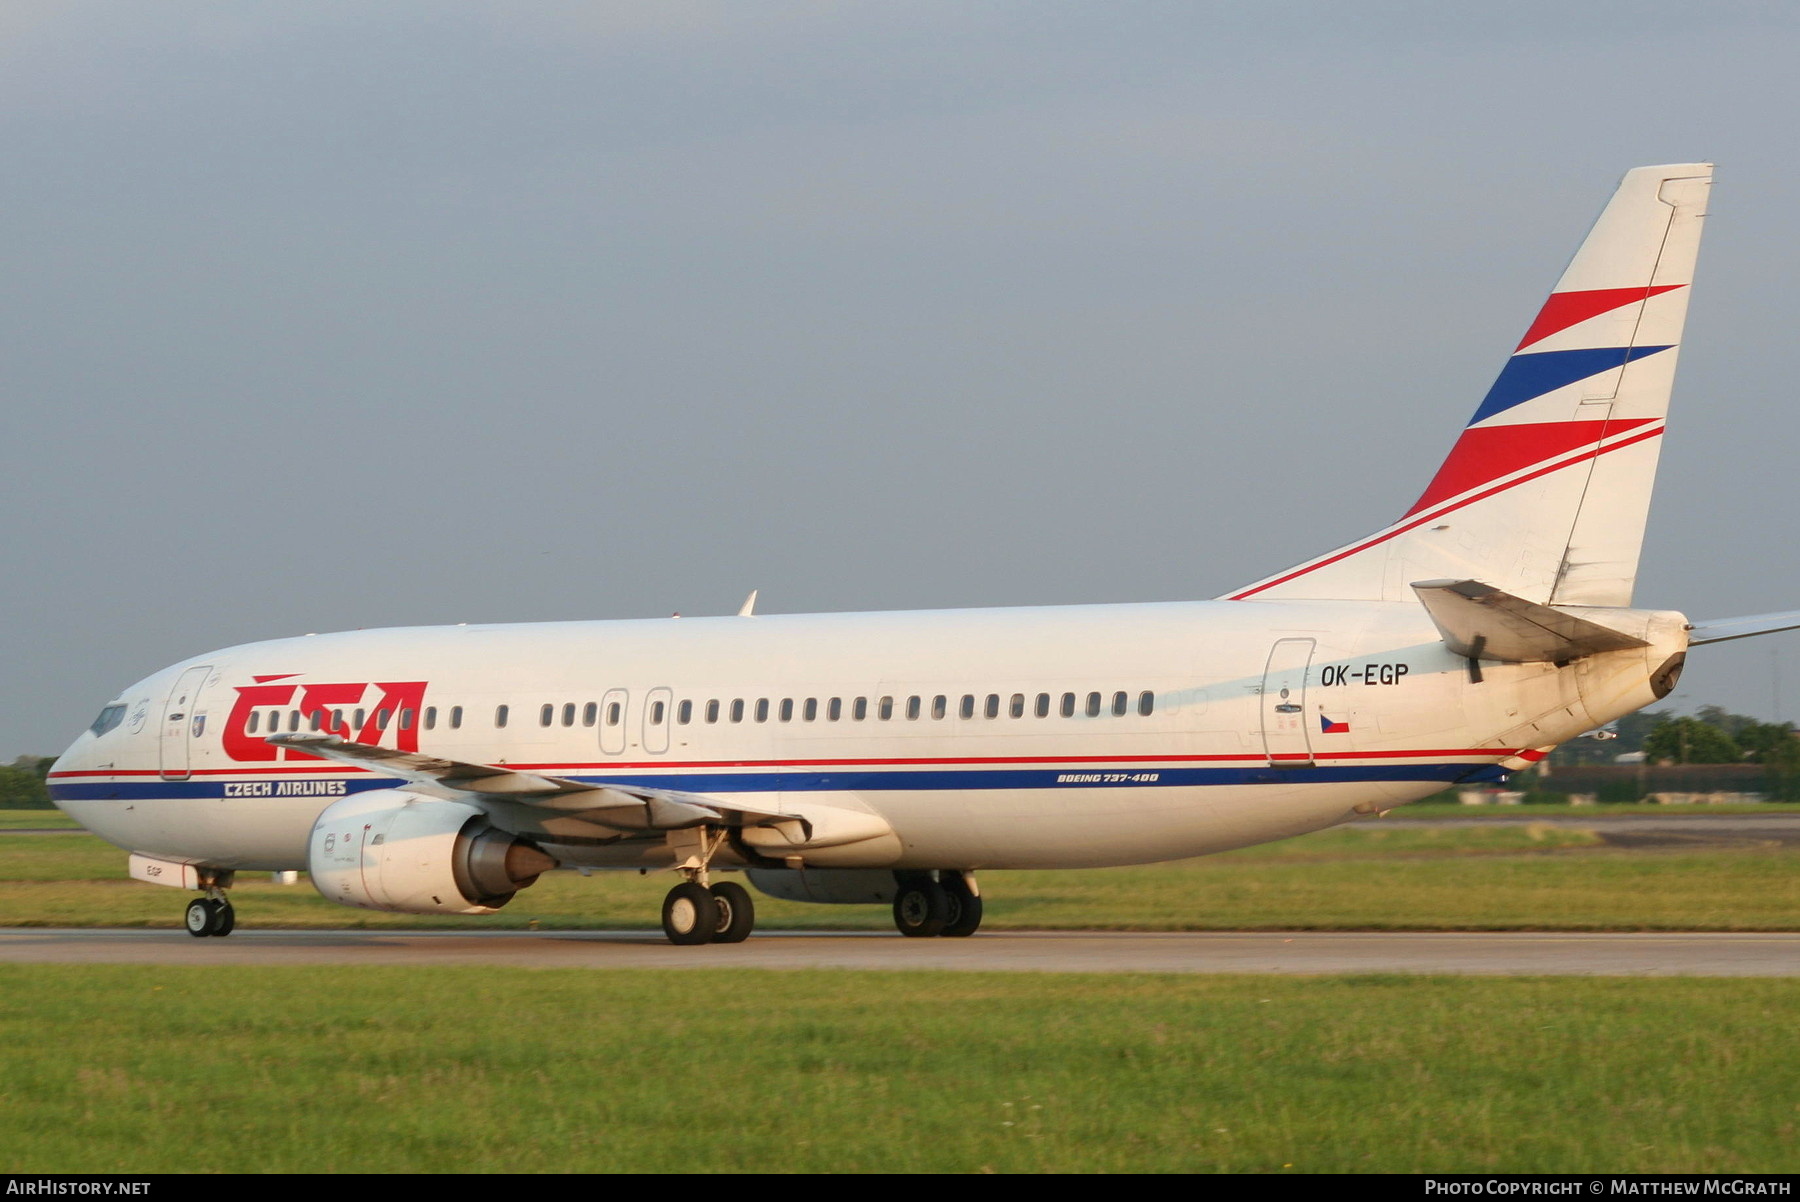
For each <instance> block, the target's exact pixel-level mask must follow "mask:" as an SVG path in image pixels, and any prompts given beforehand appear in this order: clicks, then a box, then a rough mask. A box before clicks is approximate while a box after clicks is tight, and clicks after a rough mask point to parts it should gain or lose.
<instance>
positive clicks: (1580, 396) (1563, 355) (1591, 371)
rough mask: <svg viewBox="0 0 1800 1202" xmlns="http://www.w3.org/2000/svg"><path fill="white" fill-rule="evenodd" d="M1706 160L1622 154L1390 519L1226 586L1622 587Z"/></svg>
mask: <svg viewBox="0 0 1800 1202" xmlns="http://www.w3.org/2000/svg"><path fill="white" fill-rule="evenodd" d="M1711 184H1712V165H1711V164H1710V163H1680V164H1674V165H1670V166H1663V167H1639V168H1637V169H1636V170H1634V171H1631V172H1628V173H1627V174H1626V176H1625V178H1624V180H1623V181H1622V182H1621V183H1620V184H1619V190H1618V191H1617V192H1615V193H1614V194H1613V198H1612V201H1611V203H1609V204H1608V205H1607V206H1606V209H1605V210H1604V211H1603V212H1602V213H1601V214H1600V219H1599V220H1598V221H1597V222H1595V224H1594V228H1593V229H1592V230H1591V231H1590V232H1589V233H1588V236H1587V240H1586V241H1584V242H1583V243H1582V244H1581V249H1580V250H1578V251H1577V252H1576V253H1575V258H1574V259H1573V261H1571V262H1570V264H1569V267H1568V269H1567V270H1566V271H1564V272H1563V275H1562V279H1561V280H1559V281H1558V282H1557V285H1556V289H1555V290H1554V291H1553V292H1552V293H1551V294H1550V299H1549V300H1548V301H1546V302H1545V303H1544V307H1543V309H1541V310H1540V311H1539V312H1538V315H1537V319H1536V320H1535V321H1533V322H1532V323H1531V327H1530V328H1529V329H1528V330H1526V332H1525V337H1524V339H1523V340H1522V341H1521V342H1520V343H1519V345H1518V347H1517V349H1515V350H1514V352H1513V355H1512V358H1510V359H1509V360H1507V363H1506V366H1505V367H1504V368H1503V369H1502V370H1501V372H1500V376H1499V378H1498V379H1496V380H1495V381H1494V385H1493V387H1492V388H1490V389H1489V390H1488V393H1487V396H1486V397H1484V398H1483V399H1482V402H1481V404H1480V406H1479V407H1478V408H1477V409H1476V410H1475V416H1474V417H1473V418H1472V419H1470V421H1469V424H1468V426H1467V428H1466V429H1464V430H1463V432H1462V436H1461V437H1460V438H1459V439H1458V440H1457V442H1456V445H1455V446H1454V447H1452V448H1451V450H1450V455H1449V457H1448V458H1446V459H1445V460H1444V462H1443V465H1442V466H1441V467H1439V468H1438V470H1437V474H1436V475H1435V476H1433V477H1432V480H1431V483H1430V484H1429V485H1427V486H1426V488H1425V491H1424V493H1423V494H1421V495H1420V497H1419V499H1418V501H1417V502H1416V503H1414V505H1413V507H1412V508H1411V509H1409V510H1408V511H1407V512H1406V514H1405V516H1403V517H1402V518H1401V519H1400V520H1399V521H1398V522H1396V523H1394V524H1393V525H1391V526H1389V527H1387V528H1386V529H1384V530H1380V531H1377V532H1376V533H1375V534H1373V535H1370V536H1369V537H1368V538H1364V539H1360V540H1358V541H1357V542H1354V543H1352V544H1350V545H1349V546H1347V547H1341V548H1339V549H1338V550H1336V551H1333V552H1331V553H1329V554H1327V555H1321V556H1319V557H1318V558H1317V559H1313V560H1309V561H1307V562H1306V563H1303V564H1300V565H1298V566H1297V567H1294V568H1291V569H1289V570H1287V571H1285V572H1278V573H1276V574H1275V575H1273V576H1270V577H1268V578H1266V579H1264V580H1260V581H1258V582H1257V583H1255V584H1253V585H1250V586H1249V587H1247V588H1243V589H1239V590H1236V591H1234V592H1232V593H1229V594H1227V595H1226V598H1225V599H1226V600H1245V599H1251V598H1255V599H1258V600H1262V599H1271V600H1273V599H1286V598H1296V599H1343V600H1386V601H1399V600H1410V599H1411V598H1412V592H1411V589H1410V588H1409V585H1410V584H1411V583H1412V582H1413V581H1415V580H1424V579H1432V578H1446V579H1458V580H1466V579H1475V580H1480V581H1482V582H1484V583H1487V584H1491V585H1493V586H1494V587H1496V588H1499V589H1502V590H1504V591H1506V592H1509V593H1513V594H1516V595H1517V596H1520V597H1524V598H1526V599H1528V600H1531V601H1536V602H1539V603H1542V604H1549V603H1552V602H1554V603H1556V604H1562V605H1608V606H1627V605H1630V604H1631V592H1632V586H1633V585H1634V583H1635V582H1636V579H1637V564H1638V551H1639V548H1640V547H1641V545H1642V543H1643V537H1644V519H1645V516H1646V515H1647V513H1648V511H1649V506H1650V490H1651V487H1652V485H1653V484H1654V483H1655V478H1656V460H1657V454H1658V451H1659V450H1660V449H1661V436H1662V432H1663V420H1664V418H1665V416H1666V415H1667V413H1668V408H1669V392H1670V389H1671V387H1672V386H1673V384H1674V378H1675V360H1676V356H1677V355H1678V354H1679V353H1680V344H1681V331H1682V325H1683V323H1684V322H1685V320H1686V318H1687V300H1688V291H1689V288H1688V286H1689V285H1690V284H1691V283H1692V282H1693V278H1694V276H1693V273H1694V257H1695V253H1696V251H1697V250H1698V249H1699V245H1700V226H1701V220H1702V218H1703V217H1704V216H1705V213H1706V199H1707V194H1708V191H1709V189H1710V187H1711Z"/></svg>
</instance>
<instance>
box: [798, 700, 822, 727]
mask: <svg viewBox="0 0 1800 1202" xmlns="http://www.w3.org/2000/svg"><path fill="white" fill-rule="evenodd" d="M800 717H801V719H802V720H803V721H806V722H814V721H817V720H818V717H819V699H818V698H817V697H808V698H807V699H806V704H805V705H802V706H801V707H800Z"/></svg>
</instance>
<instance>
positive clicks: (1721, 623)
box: [1688, 609, 1800, 647]
mask: <svg viewBox="0 0 1800 1202" xmlns="http://www.w3.org/2000/svg"><path fill="white" fill-rule="evenodd" d="M1783 630H1800V609H1790V610H1788V611H1787V612H1786V613H1779V614H1753V615H1751V616H1750V617H1747V618H1712V619H1710V620H1708V621H1705V622H1695V623H1694V624H1693V625H1691V626H1689V627H1688V646H1690V647H1702V646H1705V645H1706V644H1707V643H1729V642H1730V641H1731V640H1732V639H1748V638H1754V637H1755V636H1756V635H1759V634H1779V633H1780V632H1781V631H1783Z"/></svg>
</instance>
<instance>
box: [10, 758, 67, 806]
mask: <svg viewBox="0 0 1800 1202" xmlns="http://www.w3.org/2000/svg"><path fill="white" fill-rule="evenodd" d="M55 762H56V757H55V756H53V755H22V756H20V757H19V758H18V759H16V760H14V761H13V762H12V763H10V764H0V810H48V809H51V808H52V806H51V802H50V789H49V787H48V786H47V785H45V783H44V778H45V777H46V776H48V775H49V773H50V765H51V764H54V763H55Z"/></svg>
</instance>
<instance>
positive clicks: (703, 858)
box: [662, 829, 756, 947]
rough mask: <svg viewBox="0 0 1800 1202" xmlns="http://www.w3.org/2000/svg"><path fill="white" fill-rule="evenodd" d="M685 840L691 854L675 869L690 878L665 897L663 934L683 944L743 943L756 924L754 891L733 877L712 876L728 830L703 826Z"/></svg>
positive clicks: (683, 945) (688, 945)
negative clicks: (714, 881) (711, 869)
mask: <svg viewBox="0 0 1800 1202" xmlns="http://www.w3.org/2000/svg"><path fill="white" fill-rule="evenodd" d="M681 833H682V834H684V835H686V834H687V833H688V832H685V831H684V832H681ZM685 842H686V843H687V845H688V847H689V849H690V850H689V854H688V856H687V858H686V859H685V860H684V861H683V862H682V863H681V864H679V865H677V866H676V869H675V870H676V871H677V872H679V873H681V875H682V876H683V877H684V878H686V879H684V880H683V881H682V882H681V884H679V885H677V886H675V887H674V888H673V889H671V890H669V894H668V896H667V897H665V898H663V908H662V925H663V934H665V935H667V936H668V937H669V942H670V943H673V944H676V945H677V946H680V947H690V946H693V945H695V944H700V943H742V942H743V941H744V940H746V939H748V938H749V937H750V932H751V930H752V929H754V928H755V926H756V905H755V903H753V902H752V901H751V900H750V891H749V890H748V889H746V888H744V887H743V886H742V885H739V884H737V883H736V882H733V881H720V882H719V883H718V884H716V885H715V884H712V883H711V881H710V880H709V875H710V874H709V872H708V865H709V864H710V863H711V862H712V858H713V853H715V852H717V851H718V850H719V848H720V847H721V846H723V844H724V842H725V832H724V831H722V830H721V831H708V830H704V829H703V830H701V831H699V832H697V835H696V836H695V837H692V838H690V839H689V840H686V841H685Z"/></svg>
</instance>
